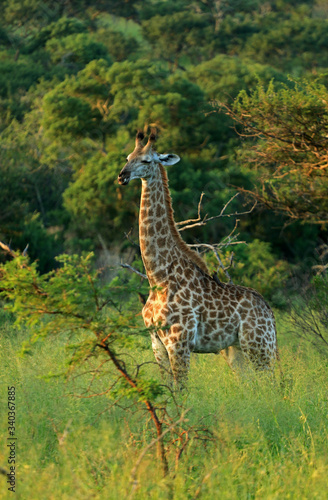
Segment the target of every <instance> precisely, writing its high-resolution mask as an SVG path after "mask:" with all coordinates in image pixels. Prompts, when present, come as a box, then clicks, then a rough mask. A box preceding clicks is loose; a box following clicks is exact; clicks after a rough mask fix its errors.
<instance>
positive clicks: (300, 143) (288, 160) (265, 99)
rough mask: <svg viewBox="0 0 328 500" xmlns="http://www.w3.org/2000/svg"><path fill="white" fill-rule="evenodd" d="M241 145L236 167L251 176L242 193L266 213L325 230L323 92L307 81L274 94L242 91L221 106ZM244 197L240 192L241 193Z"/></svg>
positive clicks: (327, 176) (327, 107)
mask: <svg viewBox="0 0 328 500" xmlns="http://www.w3.org/2000/svg"><path fill="white" fill-rule="evenodd" d="M223 107H224V108H225V110H226V112H227V114H228V115H229V116H231V117H232V118H233V120H234V121H235V123H236V129H237V131H238V133H239V135H240V136H241V137H242V138H243V139H246V140H244V141H243V144H242V147H241V148H240V149H239V151H238V152H237V161H238V163H240V164H241V165H243V166H247V167H248V168H249V169H250V171H251V172H254V173H255V175H254V177H255V176H256V178H257V179H256V181H255V182H254V185H253V188H252V189H250V190H248V191H247V192H248V193H249V194H251V195H252V196H253V197H255V198H257V199H258V200H259V201H260V202H262V203H263V204H264V205H265V206H266V207H268V208H269V209H272V210H275V211H276V212H279V213H283V214H285V215H287V217H288V218H290V219H292V220H301V221H304V222H309V223H312V224H321V225H323V226H325V225H326V224H327V223H328V198H327V189H328V154H327V137H328V90H327V87H326V86H325V85H323V84H320V83H313V82H307V81H301V82H293V85H292V88H291V86H287V85H284V84H283V85H282V86H281V87H280V88H279V89H278V90H276V89H275V88H274V86H273V83H271V84H270V85H269V86H268V88H267V89H264V88H263V87H258V88H257V89H256V90H255V91H254V92H252V93H251V94H250V95H248V94H247V93H246V91H242V92H241V93H240V94H239V96H238V97H237V99H236V100H235V102H234V103H233V105H232V106H227V105H223ZM244 191H245V190H244Z"/></svg>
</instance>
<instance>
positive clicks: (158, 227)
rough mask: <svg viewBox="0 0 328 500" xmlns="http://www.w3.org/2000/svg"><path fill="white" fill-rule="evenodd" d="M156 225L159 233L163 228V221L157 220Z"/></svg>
mask: <svg viewBox="0 0 328 500" xmlns="http://www.w3.org/2000/svg"><path fill="white" fill-rule="evenodd" d="M155 227H156V231H157V232H158V233H159V231H160V230H161V227H162V223H161V222H160V221H157V222H156V226H155Z"/></svg>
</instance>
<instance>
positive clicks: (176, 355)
mask: <svg viewBox="0 0 328 500" xmlns="http://www.w3.org/2000/svg"><path fill="white" fill-rule="evenodd" d="M187 339H188V331H186V329H185V328H183V327H182V326H180V325H173V326H172V327H171V328H170V330H169V335H168V336H167V337H166V339H165V345H166V349H167V352H168V356H169V360H170V364H171V369H172V373H173V379H174V383H175V385H176V386H177V387H178V388H179V389H183V388H184V387H185V385H186V383H187V380H188V372H189V368H190V346H189V343H188V340H187Z"/></svg>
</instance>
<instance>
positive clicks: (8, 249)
mask: <svg viewBox="0 0 328 500" xmlns="http://www.w3.org/2000/svg"><path fill="white" fill-rule="evenodd" d="M0 247H1V248H2V250H4V251H5V252H6V253H8V254H9V255H10V256H11V257H13V258H14V259H15V258H16V257H17V254H16V253H15V252H14V251H13V250H12V249H11V248H10V245H6V244H5V243H2V241H0Z"/></svg>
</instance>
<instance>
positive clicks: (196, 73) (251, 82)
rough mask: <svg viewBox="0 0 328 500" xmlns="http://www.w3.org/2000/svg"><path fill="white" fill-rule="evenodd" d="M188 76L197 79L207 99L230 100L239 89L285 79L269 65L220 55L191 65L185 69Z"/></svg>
mask: <svg viewBox="0 0 328 500" xmlns="http://www.w3.org/2000/svg"><path fill="white" fill-rule="evenodd" d="M188 76H189V78H190V79H191V80H192V81H194V82H196V83H197V84H198V85H199V86H200V87H201V89H202V90H203V91H204V92H205V93H206V95H207V96H208V97H209V99H217V100H220V101H221V102H222V101H223V102H229V101H231V99H232V98H235V97H237V95H238V93H239V92H240V91H241V90H245V91H250V90H251V89H254V88H255V87H256V86H257V85H258V84H259V83H262V84H263V85H265V84H268V83H269V82H270V81H271V80H274V81H275V82H276V83H278V82H286V81H287V79H286V76H285V75H284V74H283V73H281V72H279V71H277V70H275V69H274V68H272V67H271V66H267V65H262V64H258V63H254V62H250V61H248V60H246V61H245V60H243V59H241V58H240V57H236V56H227V55H225V54H220V55H217V56H215V57H214V58H213V59H211V60H209V61H205V62H203V63H201V64H199V65H197V66H193V67H192V68H191V69H190V70H189V71H188Z"/></svg>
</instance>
